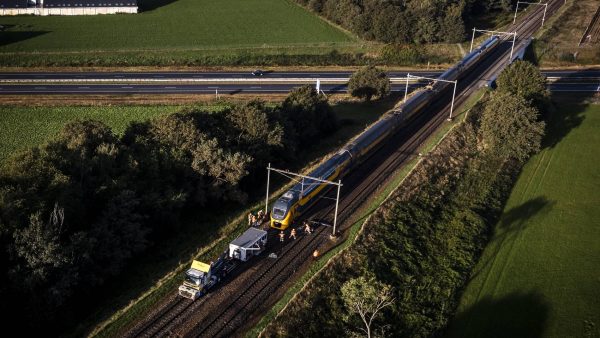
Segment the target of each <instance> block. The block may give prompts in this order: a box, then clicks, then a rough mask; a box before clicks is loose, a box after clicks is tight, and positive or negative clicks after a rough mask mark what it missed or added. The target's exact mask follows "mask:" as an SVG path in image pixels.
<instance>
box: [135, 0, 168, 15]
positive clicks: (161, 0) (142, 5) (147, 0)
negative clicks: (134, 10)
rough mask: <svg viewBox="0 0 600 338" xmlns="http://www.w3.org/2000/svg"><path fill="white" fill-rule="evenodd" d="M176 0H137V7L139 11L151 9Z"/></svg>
mask: <svg viewBox="0 0 600 338" xmlns="http://www.w3.org/2000/svg"><path fill="white" fill-rule="evenodd" d="M175 1H177V0H139V2H138V9H139V12H140V13H141V12H149V11H153V10H155V9H157V8H159V7H163V6H166V5H169V4H171V3H173V2H175Z"/></svg>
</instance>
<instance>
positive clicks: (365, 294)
mask: <svg viewBox="0 0 600 338" xmlns="http://www.w3.org/2000/svg"><path fill="white" fill-rule="evenodd" d="M342 297H343V300H344V305H346V308H347V309H348V310H349V311H350V312H352V313H355V314H358V315H359V316H360V319H361V320H362V322H363V324H364V326H365V327H364V328H361V330H362V331H363V332H365V334H366V335H367V337H369V338H370V337H371V335H372V331H373V320H374V319H375V318H376V317H377V315H378V314H379V313H380V312H381V310H382V309H383V308H385V307H387V306H390V305H392V304H393V303H394V298H393V296H392V287H391V286H389V285H387V284H383V283H381V282H379V281H377V280H376V279H375V276H367V277H364V276H361V277H358V278H354V279H351V280H349V281H347V282H345V283H344V284H343V285H342Z"/></svg>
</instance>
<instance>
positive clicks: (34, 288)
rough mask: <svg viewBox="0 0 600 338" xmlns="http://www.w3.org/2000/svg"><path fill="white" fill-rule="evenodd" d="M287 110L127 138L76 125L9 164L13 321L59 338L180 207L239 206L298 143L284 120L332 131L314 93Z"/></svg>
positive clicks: (252, 109) (2, 176) (137, 131)
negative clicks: (267, 167) (268, 165)
mask: <svg viewBox="0 0 600 338" xmlns="http://www.w3.org/2000/svg"><path fill="white" fill-rule="evenodd" d="M286 102H287V105H285V106H281V107H275V108H272V107H267V106H266V105H265V104H264V103H263V102H260V101H253V102H250V103H248V104H246V105H243V106H235V107H232V108H230V109H225V110H221V111H218V112H203V111H193V110H192V111H188V112H185V113H174V114H170V115H164V116H158V117H156V118H154V119H152V120H149V121H146V122H133V123H131V124H129V126H128V127H127V128H126V130H125V132H124V133H123V135H122V136H119V135H115V134H114V133H113V131H112V130H111V129H110V128H109V127H108V126H107V125H105V124H104V123H102V122H100V121H95V120H76V121H73V122H70V123H68V124H66V125H65V126H64V127H63V129H62V130H61V131H60V132H59V133H58V135H56V137H54V138H53V139H51V140H49V141H47V142H46V143H43V144H42V145H40V146H37V147H34V148H30V149H29V150H26V151H23V152H21V153H19V154H17V155H15V156H13V157H10V158H9V159H8V160H6V161H5V162H4V163H3V166H2V167H1V171H0V243H2V251H1V252H2V253H1V254H0V259H1V260H2V261H3V262H4V263H5V265H6V266H7V271H8V274H7V275H6V276H5V277H2V278H0V295H1V296H2V297H3V299H4V302H5V304H7V306H10V307H12V308H14V309H16V310H15V311H13V312H12V314H11V315H10V316H9V322H11V323H14V324H15V326H16V325H20V324H21V323H24V322H28V323H30V324H32V325H30V326H29V327H28V329H27V330H28V332H29V330H30V331H31V332H32V333H34V332H36V330H38V329H40V328H42V327H44V329H45V330H46V331H45V332H56V331H55V330H59V329H60V328H61V326H62V325H65V324H66V323H68V322H70V317H71V316H73V315H74V313H73V312H75V311H77V309H78V308H80V307H82V306H89V304H87V303H86V300H89V299H93V298H94V290H95V288H97V287H99V286H102V285H104V284H105V283H106V281H107V280H109V279H111V278H114V277H115V276H117V275H119V274H120V273H121V272H122V271H123V269H125V267H127V265H128V264H130V263H131V262H132V261H133V260H134V259H135V258H139V257H141V255H142V254H143V253H144V252H145V251H147V250H148V249H149V248H151V247H152V245H153V243H154V242H156V241H160V240H163V239H164V238H165V236H169V235H172V234H173V232H174V231H176V230H177V228H178V226H179V223H180V219H181V217H182V216H183V215H184V213H185V211H186V210H187V209H191V208H193V209H196V210H205V212H207V213H208V214H209V215H210V212H209V211H207V210H210V209H211V208H214V207H216V206H221V205H223V204H224V203H230V204H232V205H233V203H240V202H244V201H245V199H246V195H247V192H248V191H249V190H251V189H254V188H255V185H254V186H253V185H252V184H246V185H242V184H241V181H242V180H243V179H244V178H245V177H247V176H249V174H250V176H253V175H252V174H254V173H256V172H257V169H258V168H261V169H262V168H264V164H265V163H264V162H265V161H269V160H272V159H273V158H275V157H278V156H279V155H280V153H282V152H284V147H285V144H295V143H296V142H298V140H297V139H286V137H287V136H290V135H296V134H297V133H298V131H296V130H293V131H290V130H286V127H287V126H289V125H290V123H288V122H287V121H285V120H284V119H286V118H288V115H290V116H293V119H295V120H297V121H303V122H304V123H305V125H306V126H317V125H318V126H320V128H313V130H311V134H310V135H312V137H320V136H321V135H322V134H321V133H322V132H323V131H324V130H329V129H327V127H326V126H329V128H331V126H335V121H329V120H328V118H331V116H333V115H328V112H329V113H330V112H331V108H330V107H329V106H328V103H327V101H326V100H325V99H324V98H323V97H320V96H318V95H317V94H316V93H314V90H313V92H310V91H306V89H305V90H304V91H298V92H296V93H294V94H293V95H292V96H291V97H290V99H289V100H288V101H286ZM287 108H289V109H291V110H290V111H289V112H288V111H287V110H286V109H287ZM290 118H291V117H290ZM311 119H315V121H312V120H311ZM200 213H202V211H200ZM40 313H41V314H42V315H40Z"/></svg>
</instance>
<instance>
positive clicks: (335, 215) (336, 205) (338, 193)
mask: <svg viewBox="0 0 600 338" xmlns="http://www.w3.org/2000/svg"><path fill="white" fill-rule="evenodd" d="M341 187H342V181H341V180H339V181H338V188H337V197H336V198H335V214H333V234H332V235H333V237H335V230H336V225H337V213H338V205H339V203H340V188H341Z"/></svg>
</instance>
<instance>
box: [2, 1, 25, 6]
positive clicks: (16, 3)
mask: <svg viewBox="0 0 600 338" xmlns="http://www.w3.org/2000/svg"><path fill="white" fill-rule="evenodd" d="M0 8H27V0H1V1H0Z"/></svg>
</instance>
